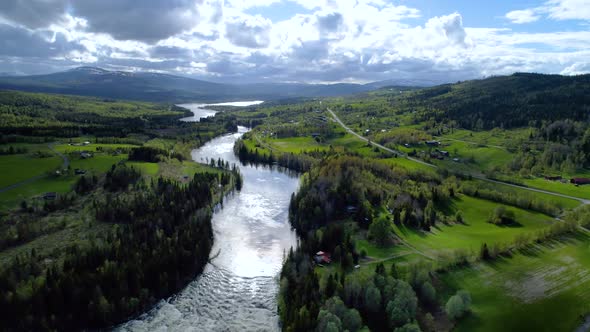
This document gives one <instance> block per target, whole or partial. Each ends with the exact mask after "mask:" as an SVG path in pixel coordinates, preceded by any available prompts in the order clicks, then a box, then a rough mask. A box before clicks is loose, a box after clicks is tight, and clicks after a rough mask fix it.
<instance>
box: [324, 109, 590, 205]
mask: <svg viewBox="0 0 590 332" xmlns="http://www.w3.org/2000/svg"><path fill="white" fill-rule="evenodd" d="M327 110H328V112H329V113H330V114H331V115H332V117H333V119H334V121H336V122H337V123H338V124H339V125H340V126H341V127H342V128H344V130H346V131H347V132H349V133H350V134H352V135H354V136H356V137H358V138H359V139H361V140H363V141H365V142H369V143H371V144H372V145H373V146H376V147H378V148H380V149H382V150H384V151H387V152H391V153H393V154H396V155H398V156H401V157H405V158H406V159H408V160H411V161H414V162H417V163H420V164H422V165H425V166H428V167H432V168H438V166H436V165H433V164H430V163H427V162H425V161H422V160H419V159H416V158H412V157H410V156H407V155H405V154H404V153H403V152H400V151H396V150H393V149H390V148H388V147H385V146H383V145H381V144H379V143H376V142H372V141H370V140H369V139H368V138H366V137H363V136H361V135H359V134H358V133H356V132H355V131H353V130H352V129H350V128H349V127H348V126H346V125H345V124H344V123H343V122H342V121H341V120H340V118H338V116H337V115H336V114H335V113H334V112H333V111H332V110H331V109H329V108H328V109H327ZM467 175H471V177H473V178H474V179H478V180H482V181H486V182H490V183H495V184H500V185H505V186H509V187H514V188H518V189H523V190H528V191H533V192H537V193H541V194H547V195H552V196H557V197H562V198H568V199H573V200H576V201H578V202H580V203H582V204H585V205H587V204H590V200H588V199H584V198H580V197H574V196H569V195H564V194H560V193H556V192H553V191H547V190H542V189H536V188H529V187H524V186H520V185H516V184H512V183H506V182H502V181H498V180H492V179H489V178H487V177H485V176H483V175H479V174H467Z"/></svg>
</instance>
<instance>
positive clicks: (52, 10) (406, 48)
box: [0, 0, 590, 83]
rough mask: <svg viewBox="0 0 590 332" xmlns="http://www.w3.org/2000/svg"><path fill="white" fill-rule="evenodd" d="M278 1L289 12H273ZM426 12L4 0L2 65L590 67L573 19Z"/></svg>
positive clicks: (342, 71) (210, 71) (381, 76)
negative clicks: (480, 18) (498, 20)
mask: <svg viewBox="0 0 590 332" xmlns="http://www.w3.org/2000/svg"><path fill="white" fill-rule="evenodd" d="M279 2H283V4H281V7H277V6H272V7H268V8H267V7H266V6H269V5H272V4H276V3H279ZM396 3H399V2H396ZM284 4H287V5H288V6H284V7H283V5H284ZM405 4H410V2H405ZM587 4H588V0H585V1H582V0H550V1H546V0H545V1H544V2H542V4H541V5H539V6H538V7H534V8H528V9H527V8H523V9H522V10H519V11H513V12H510V13H508V14H506V18H507V19H509V20H510V21H511V22H513V23H525V22H533V20H537V19H551V20H560V21H561V20H571V19H578V20H584V19H587V18H588V13H587V8H588V6H587ZM277 8H294V9H295V10H294V11H293V12H292V15H291V16H288V15H287V16H285V15H284V13H281V15H279V16H280V17H282V18H280V19H277V18H276V17H275V16H273V15H275V14H276V10H277ZM302 8H303V9H302ZM297 10H299V12H297ZM254 13H257V15H254ZM289 14H290V13H289ZM422 15H424V13H423V12H421V11H420V10H419V9H418V8H412V7H409V5H408V6H405V5H396V4H393V3H392V2H391V1H386V0H260V1H256V0H169V1H168V0H144V1H132V0H103V1H94V0H27V1H25V0H0V38H1V39H0V71H3V72H4V71H10V72H22V73H39V72H40V71H43V70H42V68H46V69H45V71H46V72H47V71H56V70H59V69H68V68H71V67H74V66H79V65H81V64H91V65H94V66H101V67H105V68H110V69H118V70H125V69H129V70H134V71H137V70H144V71H158V72H169V73H175V74H182V75H192V76H193V77H195V78H201V79H210V80H214V81H231V82H251V81H256V82H258V81H274V82H285V81H289V82H293V81H305V82H369V81H376V80H386V79H407V80H412V81H416V80H418V81H427V82H430V83H442V82H448V81H456V80H464V79H469V78H479V77H482V76H486V75H497V74H510V73H512V72H514V71H537V72H548V73H564V74H576V73H583V72H587V71H589V70H590V68H589V66H588V61H587V59H589V58H590V31H587V29H586V28H585V27H582V26H581V25H579V24H578V25H574V27H573V28H572V27H571V26H568V29H567V30H566V29H565V28H563V29H561V28H557V29H556V28H553V27H552V30H549V31H544V32H542V33H540V32H534V31H528V32H521V31H522V30H524V27H522V28H521V29H519V30H518V31H515V30H511V29H506V28H503V29H500V28H498V27H494V26H490V27H486V28H471V27H468V26H467V27H466V26H464V23H463V22H464V21H467V17H465V20H464V17H463V16H462V15H461V13H459V12H455V13H449V14H448V15H440V16H436V17H423V18H422ZM416 18H421V19H420V20H416ZM420 22H423V23H420ZM573 23H574V24H577V23H579V22H573ZM560 25H561V24H560ZM563 26H564V27H565V26H566V25H565V23H564V24H563Z"/></svg>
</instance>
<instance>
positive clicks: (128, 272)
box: [0, 164, 239, 330]
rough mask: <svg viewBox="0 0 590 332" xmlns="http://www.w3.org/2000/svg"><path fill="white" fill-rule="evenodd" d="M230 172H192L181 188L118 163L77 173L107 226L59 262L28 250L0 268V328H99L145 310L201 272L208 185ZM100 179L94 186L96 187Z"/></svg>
mask: <svg viewBox="0 0 590 332" xmlns="http://www.w3.org/2000/svg"><path fill="white" fill-rule="evenodd" d="M236 172H237V170H234V171H233V172H231V173H230V172H222V173H219V174H217V173H197V174H195V176H194V178H193V179H192V180H191V181H190V182H189V183H188V184H186V185H183V184H180V183H178V182H176V181H173V180H169V179H164V178H161V177H160V178H158V179H154V180H152V181H151V182H145V180H143V179H142V178H141V174H140V173H138V172H137V171H136V170H134V169H133V168H132V167H127V166H125V165H124V164H121V165H113V167H112V169H111V170H110V171H109V172H107V174H106V175H105V176H104V179H103V180H101V181H96V179H94V180H88V179H86V178H85V177H81V178H80V180H79V182H78V184H77V185H76V188H77V189H78V188H80V189H79V190H77V191H78V192H80V194H81V195H90V196H89V197H90V198H91V201H92V202H93V203H92V210H93V211H94V213H95V215H96V219H97V220H98V221H99V222H101V223H103V224H105V225H109V227H108V229H109V230H108V231H106V232H101V233H95V234H92V235H89V238H88V239H86V241H84V242H83V244H80V245H72V246H70V247H68V248H67V249H66V251H65V255H64V256H63V257H61V259H59V260H49V261H48V260H47V259H46V258H44V257H39V256H38V255H37V254H36V252H35V251H34V250H33V251H31V252H29V253H26V254H23V255H18V256H16V257H15V258H14V259H13V260H12V261H11V262H10V263H9V264H6V265H5V266H3V267H2V268H1V269H0V294H2V297H1V298H0V308H1V310H0V312H1V313H0V316H1V319H0V326H1V329H2V330H80V329H86V328H103V327H108V326H111V325H113V324H116V323H118V322H121V321H123V320H125V319H126V318H128V317H129V316H132V315H136V314H138V313H141V312H143V311H145V310H146V309H147V308H149V307H150V306H152V305H153V304H155V302H156V301H157V300H158V299H160V298H163V297H166V296H169V295H171V294H173V293H174V292H176V291H178V290H179V289H181V288H182V287H184V285H186V283H187V282H188V281H190V280H192V279H193V278H194V277H195V276H196V275H197V274H198V273H200V272H201V271H202V269H203V268H204V266H205V264H206V263H207V260H208V257H209V251H210V249H211V245H212V243H213V234H212V230H211V220H210V219H211V210H210V207H211V204H213V203H214V201H213V199H214V198H213V196H212V189H211V188H216V187H217V185H218V184H220V185H221V184H223V185H225V186H232V185H233V184H234V183H235V182H236V181H239V174H238V173H236ZM101 183H102V188H103V189H101V188H98V186H99V185H100V184H101Z"/></svg>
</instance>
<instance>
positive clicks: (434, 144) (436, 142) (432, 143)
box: [425, 141, 440, 146]
mask: <svg viewBox="0 0 590 332" xmlns="http://www.w3.org/2000/svg"><path fill="white" fill-rule="evenodd" d="M425 143H426V145H428V146H439V145H440V142H439V141H426V142H425Z"/></svg>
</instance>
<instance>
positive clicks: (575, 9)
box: [543, 0, 590, 20]
mask: <svg viewBox="0 0 590 332" xmlns="http://www.w3.org/2000/svg"><path fill="white" fill-rule="evenodd" d="M543 9H544V10H545V11H546V12H547V13H548V14H549V17H550V18H552V19H555V20H590V1H588V0H550V1H547V2H546V3H545V7H544V8H543Z"/></svg>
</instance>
